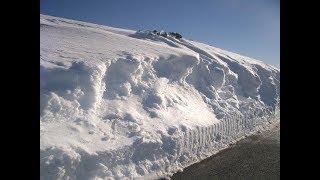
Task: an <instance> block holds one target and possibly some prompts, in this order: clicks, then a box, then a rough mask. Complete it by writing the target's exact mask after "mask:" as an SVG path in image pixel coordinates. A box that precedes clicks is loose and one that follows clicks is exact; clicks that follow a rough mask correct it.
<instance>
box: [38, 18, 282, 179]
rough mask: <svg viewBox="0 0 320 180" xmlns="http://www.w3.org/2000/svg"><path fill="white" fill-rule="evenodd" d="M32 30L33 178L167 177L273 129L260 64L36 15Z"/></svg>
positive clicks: (182, 42) (274, 85)
mask: <svg viewBox="0 0 320 180" xmlns="http://www.w3.org/2000/svg"><path fill="white" fill-rule="evenodd" d="M40 32H41V39H40V40H41V41H40V45H41V48H40V127H41V129H40V135H41V138H40V156H41V160H40V167H41V179H80V180H81V179H123V178H126V177H127V178H141V177H142V178H150V179H153V178H155V177H159V176H166V175H170V174H172V173H174V172H176V171H178V170H181V169H182V168H183V167H186V166H188V165H190V164H192V163H195V162H197V161H199V160H202V159H204V158H205V157H207V156H210V155H212V154H215V153H216V152H218V151H220V150H222V149H224V148H226V147H228V146H229V145H230V144H231V143H234V142H236V141H237V140H239V139H241V138H244V137H245V136H247V135H248V134H252V133H255V132H257V131H260V130H263V129H267V128H269V126H272V125H273V123H274V122H275V121H279V113H280V110H279V105H280V98H279V92H280V71H279V70H278V69H276V68H274V67H272V66H269V65H266V64H264V63H262V62H260V61H257V60H254V59H251V58H248V57H244V56H241V55H238V54H234V53H231V52H227V51H224V50H221V49H218V48H214V47H212V46H209V45H205V44H202V43H197V42H194V41H189V40H186V39H175V38H172V37H170V36H168V37H160V36H155V35H153V34H144V33H143V32H135V31H130V30H123V29H117V28H111V27H105V26H100V25H95V24H90V23H84V22H79V21H73V20H68V19H63V18H56V17H51V16H45V15H41V16H40ZM145 33H147V32H145Z"/></svg>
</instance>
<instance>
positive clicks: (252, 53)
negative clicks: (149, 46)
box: [40, 0, 280, 67]
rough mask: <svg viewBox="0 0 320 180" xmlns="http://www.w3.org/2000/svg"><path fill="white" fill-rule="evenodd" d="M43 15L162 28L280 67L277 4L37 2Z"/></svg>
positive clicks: (264, 0) (250, 0)
mask: <svg viewBox="0 0 320 180" xmlns="http://www.w3.org/2000/svg"><path fill="white" fill-rule="evenodd" d="M40 12H41V13H42V14H47V15H52V16H58V17H64V18H69V19H75V20H81V21H86V22H92V23H96V24H102V25H107V26H113V27H120V28H126V29H134V30H139V29H141V30H142V29H159V30H161V29H163V30H165V31H176V32H180V33H181V34H182V35H183V36H184V37H186V38H188V39H192V40H196V41H200V42H204V43H207V44H210V45H213V46H215V47H219V48H222V49H225V50H229V51H232V52H236V53H240V54H243V55H246V56H249V57H253V58H256V59H259V60H262V61H264V62H266V63H268V64H271V65H274V66H277V67H279V64H280V0H41V1H40Z"/></svg>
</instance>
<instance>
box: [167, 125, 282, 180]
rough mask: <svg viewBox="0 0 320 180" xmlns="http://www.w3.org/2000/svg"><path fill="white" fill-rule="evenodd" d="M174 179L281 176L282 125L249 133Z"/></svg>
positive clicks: (275, 177)
mask: <svg viewBox="0 0 320 180" xmlns="http://www.w3.org/2000/svg"><path fill="white" fill-rule="evenodd" d="M171 179H173V180H191V179H192V180H193V179H197V180H201V179H245V180H247V179H270V180H273V179H280V125H277V126H275V127H274V128H272V129H271V130H270V131H265V132H262V133H260V134H258V135H253V136H249V137H247V138H245V139H243V140H241V141H239V142H238V143H236V144H235V145H233V146H232V147H230V148H228V149H225V150H223V151H221V152H219V153H217V154H216V155H214V156H211V157H209V158H207V159H205V160H203V161H201V162H199V163H197V164H193V165H191V166H189V167H187V168H185V169H184V171H183V172H178V173H176V174H174V175H173V176H172V177H171Z"/></svg>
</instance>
